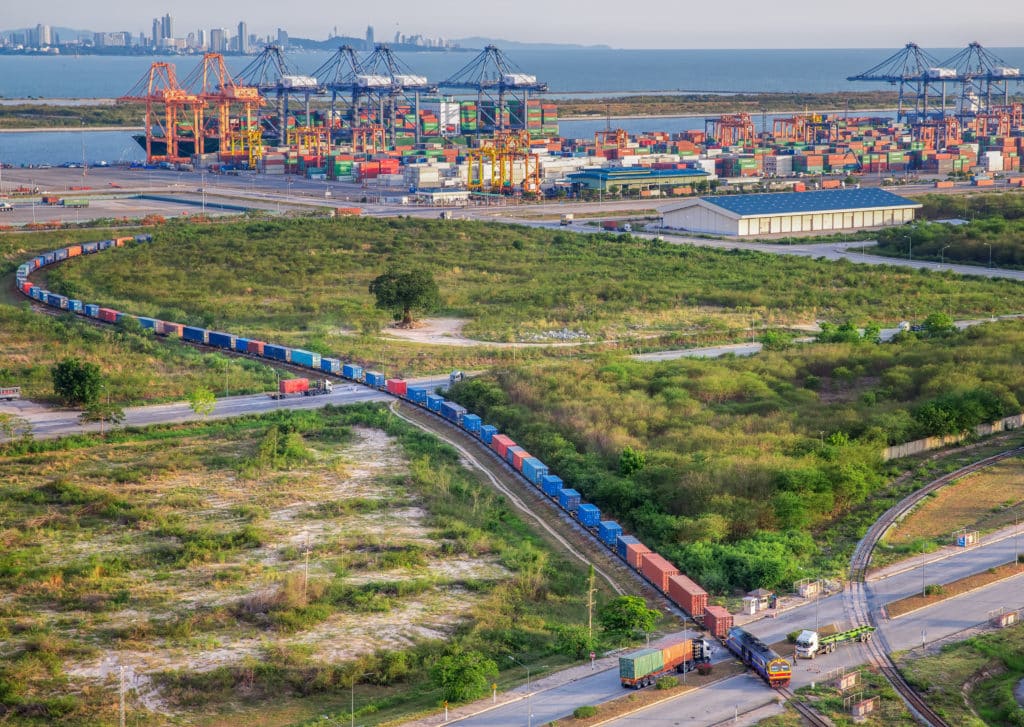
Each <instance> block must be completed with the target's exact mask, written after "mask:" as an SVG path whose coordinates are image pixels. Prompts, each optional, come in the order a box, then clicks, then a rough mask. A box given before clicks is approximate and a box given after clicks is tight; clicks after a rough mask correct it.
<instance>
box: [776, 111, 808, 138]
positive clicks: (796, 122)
mask: <svg viewBox="0 0 1024 727" xmlns="http://www.w3.org/2000/svg"><path fill="white" fill-rule="evenodd" d="M809 120H810V117H808V116H789V117H786V118H781V119H780V118H776V119H775V120H774V121H772V138H773V139H774V140H775V142H776V143H779V144H786V143H789V142H803V143H806V141H807V131H808V130H807V122H808V121H809Z"/></svg>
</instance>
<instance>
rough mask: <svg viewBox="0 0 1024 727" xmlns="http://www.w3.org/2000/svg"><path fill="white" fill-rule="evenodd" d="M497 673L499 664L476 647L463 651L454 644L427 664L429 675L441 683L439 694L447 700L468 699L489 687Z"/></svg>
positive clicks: (486, 690)
mask: <svg viewBox="0 0 1024 727" xmlns="http://www.w3.org/2000/svg"><path fill="white" fill-rule="evenodd" d="M497 676H498V665H497V664H495V663H494V660H492V659H490V658H488V657H486V656H484V655H483V654H481V653H480V652H479V651H463V650H462V649H461V647H458V646H456V647H453V648H452V650H451V651H449V652H448V653H447V654H445V655H444V656H442V657H441V658H440V659H438V660H437V661H436V662H435V663H434V665H433V666H432V667H431V668H430V678H431V679H432V680H433V682H434V683H435V684H437V685H438V686H439V687H441V692H442V696H443V698H444V699H445V700H446V701H450V702H468V701H470V700H473V699H476V698H478V697H482V696H483V695H485V694H487V692H488V691H490V685H491V681H492V680H494V679H496V678H497Z"/></svg>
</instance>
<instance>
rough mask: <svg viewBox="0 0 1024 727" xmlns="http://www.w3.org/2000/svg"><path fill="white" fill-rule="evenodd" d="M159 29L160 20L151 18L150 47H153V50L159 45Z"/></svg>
mask: <svg viewBox="0 0 1024 727" xmlns="http://www.w3.org/2000/svg"><path fill="white" fill-rule="evenodd" d="M160 28H161V26H160V18H153V43H152V45H153V47H154V48H156V47H158V46H159V45H160V38H161V35H160V34H161V32H162V31H161V29H160Z"/></svg>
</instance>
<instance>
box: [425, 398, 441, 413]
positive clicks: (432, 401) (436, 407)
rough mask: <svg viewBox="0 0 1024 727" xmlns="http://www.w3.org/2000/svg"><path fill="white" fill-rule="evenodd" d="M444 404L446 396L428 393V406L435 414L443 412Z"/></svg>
mask: <svg viewBox="0 0 1024 727" xmlns="http://www.w3.org/2000/svg"><path fill="white" fill-rule="evenodd" d="M443 404H444V397H443V396H438V395H437V394H427V408H428V409H430V411H432V412H434V413H435V414H440V413H441V406H442V405H443Z"/></svg>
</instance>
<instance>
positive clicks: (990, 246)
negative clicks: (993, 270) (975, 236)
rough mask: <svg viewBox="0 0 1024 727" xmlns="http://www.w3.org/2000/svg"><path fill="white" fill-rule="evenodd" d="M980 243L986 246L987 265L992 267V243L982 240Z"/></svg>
mask: <svg viewBox="0 0 1024 727" xmlns="http://www.w3.org/2000/svg"><path fill="white" fill-rule="evenodd" d="M981 244H982V245H987V246H988V266H989V267H992V243H991V242H983V243H981Z"/></svg>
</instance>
